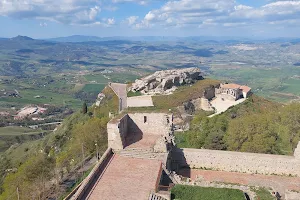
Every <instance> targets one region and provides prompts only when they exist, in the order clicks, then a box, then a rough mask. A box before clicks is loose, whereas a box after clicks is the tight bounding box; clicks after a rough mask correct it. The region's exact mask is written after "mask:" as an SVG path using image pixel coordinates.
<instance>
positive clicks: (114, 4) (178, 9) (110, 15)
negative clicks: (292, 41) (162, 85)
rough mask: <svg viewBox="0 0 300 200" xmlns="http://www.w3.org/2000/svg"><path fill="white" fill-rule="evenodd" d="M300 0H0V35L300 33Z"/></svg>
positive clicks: (248, 35) (258, 35)
mask: <svg viewBox="0 0 300 200" xmlns="http://www.w3.org/2000/svg"><path fill="white" fill-rule="evenodd" d="M299 33H300V0H294V1H287V0H281V1H276V0H0V37H14V36H16V35H26V36H29V37H33V38H53V37H63V36H70V35H89V36H100V37H107V36H178V37H187V36H216V37H222V36H233V37H248V38H251V37H259V38H274V37H299V36H300V34H299Z"/></svg>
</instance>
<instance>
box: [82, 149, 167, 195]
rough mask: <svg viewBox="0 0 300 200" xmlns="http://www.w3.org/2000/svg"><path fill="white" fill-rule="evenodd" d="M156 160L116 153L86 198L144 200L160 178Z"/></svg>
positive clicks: (159, 166) (158, 165)
mask: <svg viewBox="0 0 300 200" xmlns="http://www.w3.org/2000/svg"><path fill="white" fill-rule="evenodd" d="M160 173H161V162H160V161H158V160H149V159H138V158H129V157H123V156H121V155H118V154H116V155H115V156H114V157H113V159H112V161H111V163H110V164H109V166H108V167H107V168H106V170H105V171H104V173H103V175H102V177H101V178H100V179H99V180H98V181H97V183H96V184H95V186H94V188H93V190H92V191H91V193H90V194H89V195H88V197H87V199H88V200H99V199H101V200H144V199H148V197H149V194H150V192H151V191H153V190H155V188H156V185H157V183H158V181H159V180H160V179H159V178H160Z"/></svg>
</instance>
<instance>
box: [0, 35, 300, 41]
mask: <svg viewBox="0 0 300 200" xmlns="http://www.w3.org/2000/svg"><path fill="white" fill-rule="evenodd" d="M0 40H14V41H33V40H34V39H33V38H30V37H27V36H20V35H19V36H16V37H13V38H0ZM38 40H39V41H41V40H44V41H51V42H70V43H79V42H103V41H134V42H136V41H143V42H155V41H157V42H159V41H183V42H205V43H220V42H221V43H240V42H243V43H253V42H262V41H266V42H280V43H284V42H290V43H300V38H271V39H251V38H242V37H215V36H192V37H166V36H136V37H123V36H119V37H118V36H115V37H98V36H84V35H72V36H67V37H57V38H45V39H38Z"/></svg>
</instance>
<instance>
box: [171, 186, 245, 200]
mask: <svg viewBox="0 0 300 200" xmlns="http://www.w3.org/2000/svg"><path fill="white" fill-rule="evenodd" d="M171 194H172V200H228V199H230V200H244V199H245V197H244V193H243V192H242V191H241V190H235V189H227V188H203V187H198V186H186V185H176V186H175V187H173V188H172V190H171Z"/></svg>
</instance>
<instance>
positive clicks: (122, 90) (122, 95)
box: [109, 83, 127, 111]
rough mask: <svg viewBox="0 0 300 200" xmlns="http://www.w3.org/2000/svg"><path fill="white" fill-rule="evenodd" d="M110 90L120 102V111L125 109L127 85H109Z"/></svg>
mask: <svg viewBox="0 0 300 200" xmlns="http://www.w3.org/2000/svg"><path fill="white" fill-rule="evenodd" d="M109 86H110V87H111V89H112V90H113V91H114V92H115V93H116V95H117V96H118V97H119V100H120V101H121V102H122V104H121V107H120V108H119V109H120V111H122V110H124V109H126V108H127V84H122V83H109Z"/></svg>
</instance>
